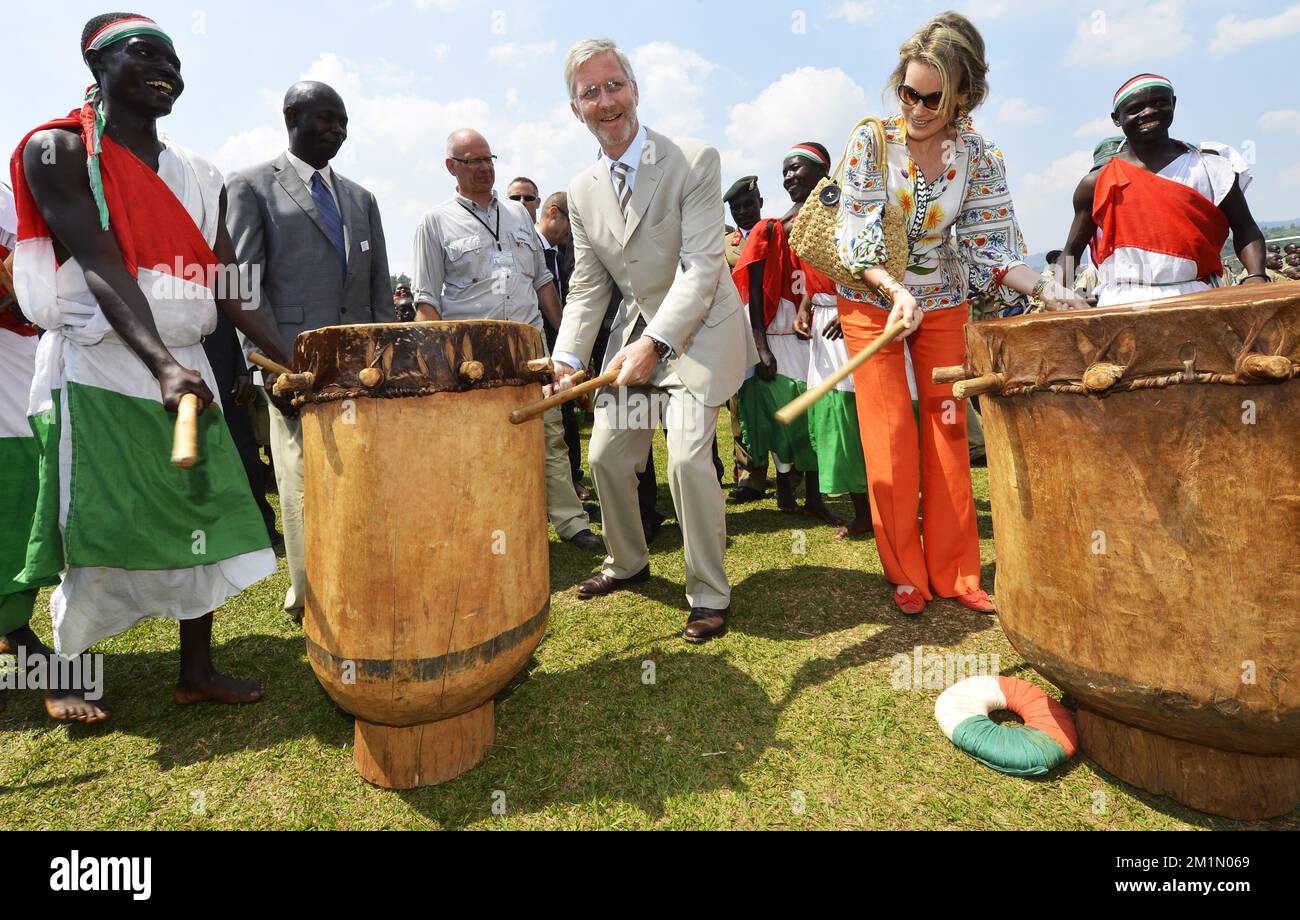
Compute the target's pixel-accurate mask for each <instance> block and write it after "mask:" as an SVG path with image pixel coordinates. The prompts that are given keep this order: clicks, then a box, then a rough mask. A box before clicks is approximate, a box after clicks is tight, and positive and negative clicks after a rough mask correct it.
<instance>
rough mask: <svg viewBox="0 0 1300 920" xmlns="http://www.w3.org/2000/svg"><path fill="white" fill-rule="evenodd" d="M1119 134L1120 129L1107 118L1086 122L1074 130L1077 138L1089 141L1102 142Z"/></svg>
mask: <svg viewBox="0 0 1300 920" xmlns="http://www.w3.org/2000/svg"><path fill="white" fill-rule="evenodd" d="M1118 133H1119V128H1117V127H1115V123H1114V122H1113V121H1111V120H1110V118H1109V117H1107V116H1102V117H1101V118H1094V119H1093V120H1092V121H1085V122H1084V123H1083V124H1081V125H1079V127H1077V128H1075V130H1074V136H1075V137H1082V138H1087V139H1089V140H1091V139H1093V138H1095V139H1097V140H1101V139H1102V138H1104V137H1110V136H1111V135H1112V134H1118Z"/></svg>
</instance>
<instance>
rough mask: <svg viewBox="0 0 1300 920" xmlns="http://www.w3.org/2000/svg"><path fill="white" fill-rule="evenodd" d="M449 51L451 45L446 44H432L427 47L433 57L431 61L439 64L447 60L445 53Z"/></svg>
mask: <svg viewBox="0 0 1300 920" xmlns="http://www.w3.org/2000/svg"><path fill="white" fill-rule="evenodd" d="M450 50H451V45H449V44H447V43H446V42H432V43H431V44H430V45H429V53H430V54H431V55H433V59H434V60H435V61H437V62H438V63H439V64H441V63H442V62H443V61H445V60H447V52H448V51H450Z"/></svg>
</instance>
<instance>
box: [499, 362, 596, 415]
mask: <svg viewBox="0 0 1300 920" xmlns="http://www.w3.org/2000/svg"><path fill="white" fill-rule="evenodd" d="M618 375H619V372H618V371H610V372H609V373H608V374H601V375H600V376H599V377H597V378H595V379H594V380H587V382H586V383H579V384H578V385H577V386H576V387H573V388H572V389H569V390H565V391H564V392H563V393H556V394H555V395H554V396H548V397H546V399H543V400H542V401H541V402H535V403H533V404H532V405H531V406H524V407H523V408H522V409H516V410H515V411H514V412H511V413H510V424H512V425H522V424H523V423H524V422H529V421H532V420H533V419H535V418H537V417H538V416H540V415H545V414H546V413H547V412H550V411H551V410H552V409H554V408H555V407H556V406H562V405H564V404H565V403H567V402H573V401H574V400H575V399H579V398H581V397H583V396H586V395H587V394H588V393H590V392H592V391H593V390H599V389H600V388H601V387H609V386H613V385H614V383H615V381H617V380H618ZM586 377H587V372H586V371H578V373H576V374H574V375H573V379H574V380H578V381H582V380H585V379H586Z"/></svg>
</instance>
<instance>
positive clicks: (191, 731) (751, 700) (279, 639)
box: [0, 416, 1300, 830]
mask: <svg viewBox="0 0 1300 920" xmlns="http://www.w3.org/2000/svg"><path fill="white" fill-rule="evenodd" d="M724 419H725V416H724ZM720 435H721V440H722V446H723V455H724V460H725V461H728V466H729V460H730V457H729V452H730V437H729V434H728V433H727V431H726V430H725V429H724V430H722V431H720ZM656 458H657V461H658V462H659V464H660V468H661V475H660V482H661V484H662V483H664V482H665V479H664V477H663V475H662V465H663V462H664V459H665V452H664V449H663V443H662V437H661V438H660V441H659V444H658V449H657V451H656ZM975 482H976V495H977V500H978V504H979V510H980V526H981V537H982V538H983V554H984V559H985V561H986V563H988V568H987V569H986V580H985V584H986V586H988V587H990V588H991V586H992V575H993V567H992V564H991V563H992V559H993V543H992V539H991V537H992V533H991V525H990V521H989V509H988V501H987V498H988V491H987V480H986V477H985V475H984V472H983V471H982V470H977V471H976V478H975ZM415 488H418V485H417V486H415ZM659 504H660V510H662V511H665V512H669V513H670V512H671V499H670V497H669V495H668V490H667V487H666V485H661V489H660V502H659ZM834 507H836V509H837V511H838V512H839V513H840V515H841V516H843V517H847V516H849V509H848V507H847V503H846V502H837V503H835V506H834ZM811 523H812V522H811V519H798V518H791V517H789V516H787V515H783V514H781V513H779V512H777V511H776V508H775V504H774V502H771V501H769V502H766V503H763V504H759V505H751V506H746V507H744V508H743V509H741V510H738V511H735V512H733V513H731V514H730V515H729V518H728V528H729V530H730V533H731V546H730V551H729V553H728V558H727V562H728V570H729V572H730V575H731V578H732V582H733V584H734V586H735V592H734V598H733V605H732V611H733V617H732V630H731V632H730V633H729V634H728V635H727V636H725V637H724V638H722V639H720V640H717V641H715V642H713V643H711V644H708V645H705V646H703V647H698V648H696V647H690V646H687V645H686V644H685V643H683V642H682V641H681V640H680V639H679V638H678V635H679V633H680V631H681V628H682V626H683V624H684V622H685V616H686V614H685V610H684V606H683V605H684V600H683V596H682V589H681V584H682V553H681V533H680V531H679V530H678V529H677V528H676V526H675V525H672V524H670V525H668V526H666V527H665V528H664V530H663V531H662V533H661V534H660V537H659V539H658V541H657V542H656V543H655V544H654V546H653V549H654V550H655V553H654V557H653V560H652V570H653V574H654V577H653V579H652V581H651V582H650V583H649V584H648V585H646V586H644V587H645V590H644V591H643V592H641V593H640V594H637V595H632V594H626V593H625V594H620V595H616V596H615V597H613V598H605V599H601V600H597V601H593V602H590V603H585V604H584V603H580V602H579V601H578V600H577V599H576V598H575V597H574V595H573V590H572V589H573V586H574V585H575V584H577V582H579V581H580V580H582V579H583V578H585V577H587V576H588V575H589V574H590V573H591V572H593V571H594V560H593V558H591V557H590V556H588V555H586V554H583V553H581V552H579V551H577V550H575V549H573V548H571V547H569V546H567V545H563V544H559V543H557V542H553V543H552V571H551V579H552V589H553V592H554V593H553V595H552V608H551V624H550V631H549V633H548V635H547V637H546V639H545V640H544V641H543V643H542V645H541V647H540V648H539V649H538V652H537V655H536V658H535V660H534V661H533V662H532V664H531V665H530V667H529V668H528V669H527V670H526V671H525V673H523V674H521V675H520V676H519V678H518V679H517V680H516V681H515V682H514V683H513V684H512V685H511V686H510V687H509V688H508V689H507V690H506V691H505V692H504V693H503V694H502V695H501V697H499V698H498V701H497V743H496V745H495V747H493V748H492V749H491V750H490V751H489V752H488V754H487V756H486V758H485V759H484V761H483V763H482V764H480V765H479V766H478V767H477V768H476V769H474V770H472V771H470V772H469V773H467V774H465V775H464V776H461V777H460V778H458V779H456V780H454V781H452V782H450V783H446V784H444V785H442V786H437V787H433V788H426V789H421V790H417V791H413V792H404V793H396V792H390V791H386V790H381V789H377V788H375V787H372V786H370V785H368V784H367V783H365V782H364V781H363V780H361V779H360V777H358V776H357V774H356V772H355V771H354V770H353V768H352V720H351V718H350V717H348V716H347V715H346V714H345V713H343V712H341V711H340V710H338V709H337V708H336V707H335V706H334V705H333V703H332V702H331V701H330V699H329V698H328V697H327V696H326V695H325V693H324V692H323V691H322V690H321V689H320V687H319V685H318V684H317V682H316V679H315V677H314V676H313V675H312V672H311V669H310V667H309V666H308V664H307V659H306V655H305V653H304V650H303V640H302V633H301V630H300V629H299V628H298V627H297V626H295V625H294V624H292V623H291V622H290V621H289V620H288V618H287V617H286V615H285V614H284V613H283V612H282V611H281V609H280V603H281V600H282V598H283V596H284V591H285V588H286V586H287V577H286V576H285V575H284V571H283V564H282V565H281V571H280V573H279V574H278V575H277V576H276V577H275V578H272V579H269V580H267V581H265V582H263V583H261V584H259V585H256V586H254V587H253V588H252V589H250V590H249V591H247V592H245V593H244V594H243V595H242V596H241V597H239V598H237V599H236V600H235V601H233V602H232V603H230V604H229V605H228V606H227V607H225V608H224V609H223V610H222V611H221V612H220V613H218V615H217V619H216V634H215V637H214V644H215V645H216V646H217V657H218V662H219V664H221V665H222V666H223V667H225V668H227V669H228V670H230V671H231V672H233V673H235V674H238V675H239V676H246V677H253V676H255V677H258V678H260V679H262V680H264V681H266V683H267V686H268V694H267V696H266V698H265V699H264V700H263V701H262V702H260V703H259V704H257V705H255V706H251V707H246V708H239V709H231V708H217V707H201V708H185V709H182V708H179V707H177V706H175V705H173V703H172V702H171V689H172V686H173V683H174V680H175V674H176V668H177V633H176V626H175V625H174V624H172V623H166V622H158V621H153V622H150V623H146V624H144V625H142V626H140V627H138V628H136V629H134V630H132V631H131V632H129V633H127V634H125V635H122V636H118V637H116V638H114V639H112V640H111V641H108V642H105V643H103V644H102V645H101V646H99V647H97V649H96V651H101V652H104V653H106V655H107V657H108V661H107V665H106V670H107V680H106V684H107V694H108V695H107V700H108V703H109V704H110V706H111V707H112V719H111V720H110V721H109V722H108V723H106V724H104V725H102V726H95V727H88V726H79V725H78V726H68V725H56V724H54V723H51V722H50V721H49V720H48V719H47V718H46V717H45V715H44V710H43V707H42V705H41V700H40V695H39V694H38V693H36V692H25V693H9V694H8V702H9V707H8V711H7V712H5V713H3V714H0V732H2V733H3V741H2V742H0V827H3V828H7V829H12V828H29V829H30V828H77V829H80V828H169V829H184V828H193V829H198V828H220V829H226V828H252V829H260V828H286V829H287V828H294V829H296V828H346V829H375V828H512V829H527V828H744V829H754V828H967V829H978V828H990V829H1011V828H1060V829H1179V828H1219V827H1223V828H1235V827H1249V826H1260V827H1268V828H1277V829H1290V830H1294V829H1297V828H1300V812H1297V813H1295V814H1292V815H1291V816H1289V817H1288V818H1284V819H1280V820H1277V821H1273V822H1268V823H1266V824H1261V825H1241V824H1238V823H1236V822H1232V821H1227V820H1220V819H1213V818H1209V817H1207V816H1205V815H1201V814H1199V813H1197V812H1193V811H1190V810H1188V809H1185V808H1183V807H1181V806H1179V805H1177V804H1175V803H1174V802H1172V801H1170V800H1168V799H1163V798H1160V797H1157V796H1151V795H1148V794H1147V793H1145V792H1142V791H1139V790H1136V789H1134V788H1132V787H1129V786H1126V785H1125V784H1123V783H1121V782H1119V781H1118V780H1115V779H1113V778H1112V777H1110V776H1108V775H1106V774H1105V773H1102V772H1101V771H1100V770H1098V769H1097V768H1095V767H1094V766H1093V765H1092V764H1091V763H1090V762H1089V761H1088V760H1087V759H1086V758H1082V757H1081V758H1078V759H1076V760H1075V761H1073V762H1072V763H1071V764H1069V765H1068V766H1067V767H1065V768H1063V769H1062V770H1059V771H1057V772H1055V773H1053V774H1052V775H1050V776H1048V777H1046V778H1043V779H1039V780H1025V779H1016V778H1012V777H1009V776H1003V775H1001V774H998V773H995V772H994V771H992V770H990V769H988V768H987V767H984V766H983V765H981V764H979V763H977V762H976V761H974V760H972V759H970V758H969V757H967V756H966V755H964V754H962V753H961V752H959V751H958V750H957V749H956V748H954V747H953V746H952V745H951V744H950V743H949V742H948V740H947V739H946V738H945V737H944V736H943V734H942V732H941V731H940V730H939V727H938V725H937V724H936V722H935V720H934V716H933V706H934V700H935V698H936V696H937V695H938V691H937V690H924V689H917V690H910V689H901V690H900V689H894V687H893V686H892V682H891V677H892V676H893V674H894V671H895V665H894V664H892V663H891V659H892V658H893V657H894V656H895V655H899V654H904V655H909V656H910V655H912V654H913V650H914V648H915V647H916V646H924V647H925V649H926V651H927V652H938V653H941V654H942V653H946V652H952V651H959V652H962V653H967V654H990V655H993V654H996V655H998V656H999V664H1000V669H1001V673H1003V674H1008V675H1014V676H1018V677H1023V678H1026V679H1029V680H1032V681H1035V682H1037V683H1039V684H1040V685H1042V686H1043V687H1045V688H1046V689H1048V690H1049V692H1051V693H1053V694H1054V695H1056V694H1057V691H1056V690H1055V689H1054V688H1052V687H1051V686H1050V685H1048V684H1046V683H1044V682H1043V681H1042V679H1041V678H1039V677H1038V676H1037V675H1036V674H1034V672H1033V671H1031V670H1030V669H1029V668H1028V667H1027V666H1026V665H1025V664H1024V662H1023V661H1022V660H1021V659H1020V658H1019V657H1018V656H1017V655H1016V653H1015V652H1014V651H1013V650H1012V648H1011V646H1010V645H1009V644H1008V643H1007V641H1006V639H1005V638H1004V637H1003V635H1002V633H1001V631H1000V630H999V629H998V627H997V623H996V621H995V620H994V619H992V618H989V617H984V616H980V615H978V614H975V613H970V612H967V611H965V610H963V609H961V608H960V607H957V606H955V605H953V604H950V603H937V604H934V605H932V606H931V607H930V608H929V610H928V611H927V612H926V614H925V615H924V616H922V617H919V618H906V617H904V616H902V615H901V614H899V613H897V611H896V610H895V608H894V606H893V604H892V603H891V602H890V600H889V593H888V592H889V588H888V586H887V585H886V584H885V582H884V580H883V579H882V577H881V574H880V564H879V560H878V559H877V557H876V552H875V547H874V545H873V544H872V543H870V542H858V543H843V542H839V541H836V540H835V539H833V538H832V535H831V530H830V529H829V528H826V527H812V526H810V525H811ZM798 550H804V552H802V553H801V552H798ZM45 609H46V606H45V596H44V595H42V599H41V602H40V604H39V605H38V610H41V611H44V610H45ZM35 625H36V629H37V631H38V632H40V633H41V634H42V635H43V636H46V637H47V638H48V634H49V617H48V614H46V613H41V614H40V615H38V618H37V620H36V624H35ZM647 662H653V675H654V681H653V683H647V682H646V681H645V677H646V675H647V674H648V673H649V671H650V667H649V666H648V665H647V664H646V663H647Z"/></svg>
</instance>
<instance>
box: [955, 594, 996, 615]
mask: <svg viewBox="0 0 1300 920" xmlns="http://www.w3.org/2000/svg"><path fill="white" fill-rule="evenodd" d="M953 600H955V601H956V602H957V603H959V604H961V605H962V606H963V607H965V608H966V609H967V610H974V611H975V612H976V613H997V612H998V608H997V607H994V606H993V600H992V598H990V597H989V594H988V592H987V591H985V590H984V589H983V588H980V589H979V590H978V591H972V592H971V593H970V594H963V595H962V596H961V597H954V598H953Z"/></svg>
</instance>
